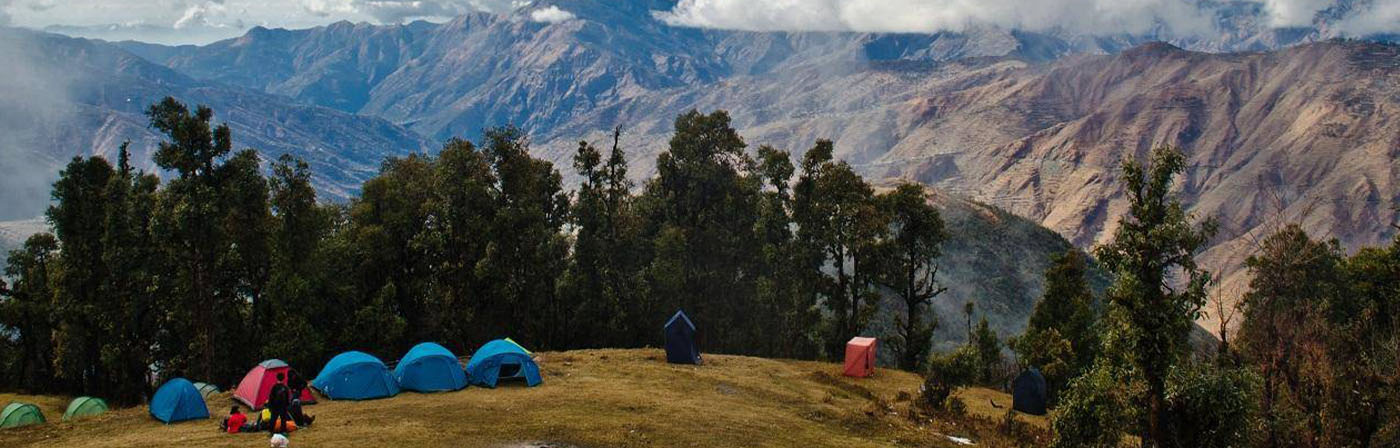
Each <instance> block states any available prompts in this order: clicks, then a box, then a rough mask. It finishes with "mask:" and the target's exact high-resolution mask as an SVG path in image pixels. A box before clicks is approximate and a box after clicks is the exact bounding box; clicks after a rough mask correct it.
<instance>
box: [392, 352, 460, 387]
mask: <svg viewBox="0 0 1400 448" xmlns="http://www.w3.org/2000/svg"><path fill="white" fill-rule="evenodd" d="M394 379H395V380H398V382H399V387H401V388H404V389H407V390H412V391H417V392H441V391H447V390H458V389H461V388H463V387H467V374H466V372H465V371H463V370H462V364H460V363H458V362H457V355H453V354H452V352H451V351H450V350H448V349H447V348H445V347H443V346H441V345H438V344H435V343H432V342H424V343H422V344H418V345H415V346H413V348H412V349H410V350H409V351H408V354H406V355H403V359H400V360H399V365H398V366H395V367H394Z"/></svg>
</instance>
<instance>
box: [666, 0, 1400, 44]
mask: <svg viewBox="0 0 1400 448" xmlns="http://www.w3.org/2000/svg"><path fill="white" fill-rule="evenodd" d="M1234 1H1239V2H1253V3H1259V4H1261V5H1262V6H1263V9H1264V11H1265V15H1266V17H1265V18H1263V19H1264V20H1263V22H1264V23H1265V25H1267V26H1270V27H1283V26H1298V25H1309V24H1311V23H1312V20H1313V18H1314V17H1315V16H1316V15H1317V13H1318V12H1319V11H1324V10H1327V9H1328V8H1331V7H1333V6H1334V5H1335V4H1337V2H1339V1H1346V0H1234ZM1352 3H1356V4H1358V5H1361V6H1358V7H1357V9H1358V11H1354V12H1353V15H1352V16H1351V17H1352V18H1353V19H1360V18H1361V17H1362V16H1365V15H1368V10H1369V12H1377V11H1380V12H1393V11H1395V10H1397V9H1400V6H1396V5H1397V4H1400V0H1371V1H1368V2H1361V1H1356V2H1352ZM1202 4H1208V5H1218V4H1219V3H1214V2H1202V1H1199V0H767V1H761V2H759V1H753V0H680V2H679V3H678V4H677V5H676V7H675V8H673V9H671V10H669V11H661V12H658V13H656V14H655V15H656V17H657V18H658V19H660V20H663V21H665V22H667V23H669V24H672V25H678V26H693V27H703V28H724V29H740V30H751V31H838V30H840V31H864V32H935V31H961V30H965V29H967V28H968V27H971V26H986V25H991V26H999V27H1004V28H1014V29H1022V30H1028V31H1047V30H1056V29H1064V30H1071V31H1078V32H1082V33H1086V34H1116V33H1144V32H1148V31H1162V32H1164V33H1167V34H1169V35H1175V36H1188V35H1203V34H1209V33H1211V32H1213V31H1214V23H1215V11H1214V10H1210V9H1207V8H1205V7H1203V6H1201V5H1202ZM1211 7H1214V6H1211ZM1369 15H1372V16H1376V17H1378V18H1375V19H1370V18H1368V19H1365V20H1358V21H1357V23H1358V25H1356V29H1358V30H1360V29H1368V30H1369V31H1370V32H1376V31H1377V30H1391V31H1394V30H1397V29H1400V20H1394V16H1393V15H1392V16H1386V15H1383V14H1382V15H1376V14H1369ZM1387 20H1388V21H1387ZM1363 24H1364V26H1363Z"/></svg>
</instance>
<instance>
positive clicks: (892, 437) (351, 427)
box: [0, 349, 1046, 447]
mask: <svg viewBox="0 0 1400 448" xmlns="http://www.w3.org/2000/svg"><path fill="white" fill-rule="evenodd" d="M539 357H540V362H541V368H542V370H543V374H544V384H542V385H541V386H539V387H535V388H523V387H519V386H518V385H505V386H502V387H500V388H497V389H484V388H475V387H473V388H467V389H466V390H463V391H459V392H450V393H438V394H415V393H403V394H400V395H399V396H397V397H394V398H389V399H382V400H374V401H363V402H346V401H330V400H323V401H322V403H321V404H317V405H315V406H311V407H308V408H307V409H308V412H310V413H312V414H314V415H316V416H317V420H316V424H315V425H314V426H312V427H311V428H310V429H306V430H302V431H298V432H295V433H293V434H292V441H293V444H292V445H293V446H469V447H476V446H480V447H533V446H569V447H603V446H607V447H626V446H832V447H837V446H840V447H882V446H890V447H893V446H947V447H952V446H958V445H957V444H955V443H954V442H952V441H950V440H949V439H948V438H947V436H949V435H951V436H956V437H966V438H970V439H972V440H974V441H975V442H976V443H977V444H978V445H981V446H1023V445H1025V444H1035V443H1037V442H1036V440H1035V439H1034V438H1033V437H1035V435H1036V434H1041V435H1040V436H1041V437H1044V436H1043V434H1042V433H1040V432H1038V431H1036V430H1034V429H1033V430H1031V431H1029V433H1028V434H1029V437H1031V438H1027V439H1024V440H1013V439H1008V438H1006V436H1002V435H1000V434H999V433H998V432H997V431H996V430H995V429H994V428H995V426H994V423H992V422H993V421H995V420H994V418H999V417H1001V415H1000V412H1005V411H1004V410H994V409H992V408H990V406H984V405H983V401H984V400H993V401H995V402H997V403H999V404H1000V405H1001V406H1009V405H1010V397H1009V396H1007V395H1006V394H1003V393H1000V392H994V391H990V390H985V389H974V390H969V391H966V394H967V397H968V400H977V403H973V404H972V405H971V406H969V409H970V410H971V412H972V416H973V417H972V418H965V419H960V420H957V421H949V420H943V419H938V420H931V419H928V418H924V417H918V418H914V417H911V416H910V415H911V414H910V413H909V407H910V405H911V399H910V397H912V396H916V395H917V393H918V389H919V386H920V384H921V380H920V379H919V377H918V376H916V375H913V374H910V373H906V372H900V371H894V370H879V371H877V372H876V375H875V376H874V377H871V378H867V379H853V378H847V377H843V376H840V366H839V365H836V364H827V363H816V362H801V361H782V360H768V359H759V358H748V357H741V356H723V355H707V356H706V357H705V360H706V364H705V365H704V366H698V367H697V366H678V365H671V364H666V363H665V362H664V358H665V355H664V353H662V352H661V351H660V350H651V349H648V350H584V351H576V352H559V353H542V354H539ZM217 397H218V398H217V399H215V400H213V401H212V403H211V404H210V405H209V407H210V408H211V413H212V414H213V415H220V414H222V413H226V412H227V409H226V407H227V406H228V405H229V404H230V403H231V402H230V401H229V395H228V394H227V393H225V394H221V395H218V396H217ZM16 398H18V399H25V400H30V401H39V402H40V403H39V404H40V405H41V406H43V410H44V412H45V414H46V415H47V416H48V417H49V423H48V424H44V425H40V426H32V427H26V428H19V429H11V430H4V431H0V445H3V446H12V447H19V446H49V445H61V446H72V447H109V446H110V447H118V446H143V447H151V446H195V445H198V446H251V445H256V444H265V443H266V435H265V433H264V434H260V435H250V434H239V435H229V434H222V433H219V432H218V430H217V428H216V420H209V421H201V422H186V423H177V424H174V425H162V424H160V423H159V422H156V421H155V420H152V419H151V418H150V416H148V415H146V413H145V408H132V409H122V410H118V411H115V412H111V413H108V414H106V415H102V416H98V417H94V418H92V419H90V420H80V421H77V422H71V423H70V422H60V421H59V419H58V416H59V415H61V413H62V411H61V406H64V405H65V404H66V402H65V401H64V400H62V399H56V398H46V399H39V400H35V399H34V397H14V396H0V399H16ZM979 413H984V414H979ZM1017 418H1018V419H1019V420H1021V421H1023V422H1027V423H1029V424H1030V426H1031V427H1032V428H1044V427H1045V424H1046V423H1045V419H1044V417H1035V416H1027V415H1021V416H1018V417H1017ZM1042 442H1043V439H1042Z"/></svg>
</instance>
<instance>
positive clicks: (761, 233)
mask: <svg viewBox="0 0 1400 448" xmlns="http://www.w3.org/2000/svg"><path fill="white" fill-rule="evenodd" d="M758 157H759V160H758V173H759V174H760V175H761V176H762V178H763V183H764V191H763V193H762V194H761V195H760V197H759V202H758V222H757V223H755V226H754V230H755V232H756V233H757V235H756V238H755V241H756V242H757V243H758V244H760V245H761V247H760V254H761V255H760V256H761V259H760V264H759V267H758V272H759V274H758V290H757V298H758V300H757V301H758V303H759V304H761V306H762V309H763V312H762V314H763V315H764V316H767V317H766V318H765V319H764V320H767V322H763V321H761V320H759V319H755V321H756V322H755V323H756V324H758V327H757V328H755V329H754V330H753V331H754V332H755V333H756V334H759V335H761V336H762V337H763V338H765V339H767V340H772V341H783V342H782V343H780V344H772V346H771V347H766V348H765V349H764V350H762V351H761V353H763V354H767V355H770V356H782V357H787V358H814V357H816V356H817V355H818V354H819V353H820V352H821V350H822V346H823V343H822V341H821V335H820V334H818V333H817V332H816V331H814V330H816V328H817V325H818V324H819V323H820V322H821V309H820V308H819V307H818V304H817V302H816V295H815V293H814V291H813V285H812V284H811V283H810V282H808V281H807V280H808V279H809V278H811V277H812V276H811V275H809V273H807V272H805V269H804V266H808V265H816V264H819V263H812V262H808V261H806V260H808V259H816V258H820V257H821V256H822V254H821V253H820V252H819V251H816V250H811V248H809V247H807V246H805V245H802V244H799V243H798V242H797V240H796V235H794V232H793V222H794V221H793V209H794V207H795V205H794V202H793V194H792V188H791V182H792V176H793V173H794V172H795V171H796V168H795V167H794V166H793V164H792V157H791V155H790V154H788V153H787V152H786V151H779V150H777V149H774V148H772V147H770V146H762V147H759V149H758Z"/></svg>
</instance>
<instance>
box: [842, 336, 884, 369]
mask: <svg viewBox="0 0 1400 448" xmlns="http://www.w3.org/2000/svg"><path fill="white" fill-rule="evenodd" d="M875 346H876V341H875V338H860V337H856V338H851V341H850V342H847V343H846V371H845V374H846V376H856V377H862V378H863V377H867V376H870V375H871V374H873V373H875Z"/></svg>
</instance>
